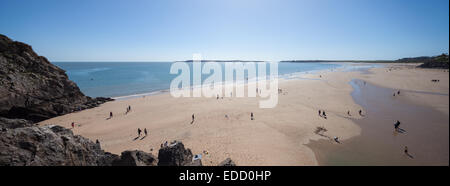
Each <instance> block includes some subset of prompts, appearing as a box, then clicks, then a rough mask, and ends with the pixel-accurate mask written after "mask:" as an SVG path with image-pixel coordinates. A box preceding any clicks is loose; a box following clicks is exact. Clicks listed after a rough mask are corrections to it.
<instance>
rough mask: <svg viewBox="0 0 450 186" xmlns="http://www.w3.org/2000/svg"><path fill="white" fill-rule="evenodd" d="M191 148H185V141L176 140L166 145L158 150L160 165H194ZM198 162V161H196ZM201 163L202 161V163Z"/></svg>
mask: <svg viewBox="0 0 450 186" xmlns="http://www.w3.org/2000/svg"><path fill="white" fill-rule="evenodd" d="M192 157H193V156H192V152H191V149H185V148H184V145H183V143H181V142H177V141H174V142H172V143H171V144H168V145H164V146H162V147H161V148H160V149H159V152H158V165H159V166H189V165H193V161H192ZM196 163H197V164H198V162H196ZM200 165H201V163H200Z"/></svg>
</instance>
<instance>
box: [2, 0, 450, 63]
mask: <svg viewBox="0 0 450 186" xmlns="http://www.w3.org/2000/svg"><path fill="white" fill-rule="evenodd" d="M0 34H4V35H7V36H8V37H10V38H12V39H14V40H18V41H22V42H25V43H28V44H30V45H32V46H33V49H34V50H35V51H37V52H38V54H40V55H43V56H46V57H47V58H48V59H49V60H50V61H174V60H186V59H192V54H193V53H201V54H202V55H203V58H204V59H242V60H291V59H338V60H342V59H353V60H355V59H367V60H372V59H397V58H402V57H409V56H423V55H438V54H441V53H448V51H449V1H448V0H220V1H219V0H160V1H158V0H146V1H144V0H1V3H0Z"/></svg>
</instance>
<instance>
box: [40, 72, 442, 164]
mask: <svg viewBox="0 0 450 186" xmlns="http://www.w3.org/2000/svg"><path fill="white" fill-rule="evenodd" d="M354 79H359V80H361V81H366V82H367V83H370V84H373V85H376V86H380V87H385V88H390V89H393V90H401V92H402V93H401V96H400V97H399V101H401V102H407V103H408V104H414V105H416V106H417V107H420V108H430V109H432V110H435V111H436V112H439V113H440V114H441V115H439V117H440V118H437V121H436V122H437V123H441V125H433V126H431V127H434V129H433V130H441V129H443V130H447V135H446V136H445V134H444V136H443V137H442V138H439V140H440V139H445V138H446V139H447V140H446V141H431V142H429V143H439V144H441V143H446V144H447V149H446V152H447V153H446V154H445V153H444V154H439V156H445V155H446V156H447V158H446V165H448V117H449V114H448V113H449V110H448V109H449V105H448V101H449V99H448V94H449V81H448V80H449V75H448V70H424V69H417V68H414V66H413V65H411V64H408V65H402V64H386V65H385V66H383V67H380V68H373V69H370V70H364V71H350V72H347V71H346V72H343V71H339V70H333V71H322V72H318V73H315V74H305V75H303V76H302V78H301V79H289V80H280V81H279V88H280V89H282V90H283V91H282V93H281V94H280V95H279V101H278V105H277V107H275V108H272V109H260V108H259V107H258V102H259V100H260V98H235V97H231V98H229V97H224V98H223V99H218V100H217V99H216V98H173V97H172V96H171V95H170V94H169V93H165V94H159V95H154V96H145V97H139V98H133V99H128V100H119V101H113V102H108V103H105V104H103V105H101V106H100V107H97V108H93V109H89V110H84V111H81V112H76V113H71V114H67V115H63V116H59V117H56V118H52V119H50V120H46V121H43V122H40V125H49V124H57V125H61V126H64V127H67V128H72V127H71V123H72V122H75V128H74V129H73V132H74V133H75V134H80V135H83V136H85V137H87V138H89V139H91V140H93V141H95V140H97V139H98V140H99V141H100V143H101V146H102V148H104V149H105V150H106V151H109V152H112V153H116V154H119V153H120V152H122V151H124V150H134V149H139V150H143V151H145V152H151V153H153V154H154V155H157V153H158V150H159V148H160V145H161V144H162V143H164V142H165V141H173V140H178V141H182V142H183V143H184V144H185V146H186V147H187V148H190V149H191V150H192V153H193V154H202V156H203V158H202V162H203V164H204V165H217V164H218V163H220V162H221V161H222V160H225V159H226V158H228V157H229V158H231V159H232V160H233V161H235V162H236V164H237V165H256V166H258V165H321V164H323V161H322V160H321V159H322V158H317V156H318V154H317V152H318V149H321V148H324V147H326V146H327V145H332V146H336V148H339V146H338V145H340V144H337V143H336V142H334V141H332V140H331V139H330V138H333V137H335V136H336V137H338V138H339V140H340V141H342V143H344V144H345V143H346V141H348V140H351V139H353V138H355V137H357V136H360V135H362V134H364V132H362V131H363V130H364V127H362V126H361V124H360V121H362V120H364V117H370V114H371V113H367V114H366V108H364V107H363V106H362V105H360V104H357V103H356V101H355V100H354V97H352V92H353V91H354V88H353V87H352V85H351V84H350V82H351V81H352V80H354ZM431 79H439V80H440V82H439V83H433V82H431ZM129 105H130V106H131V108H132V110H131V112H129V113H128V114H125V112H126V108H127V107H128V106H129ZM319 109H320V110H324V111H326V115H327V119H325V118H323V117H320V116H319V115H318V110H319ZM359 110H362V112H363V113H364V117H362V116H360V115H358V114H357V113H358V111H359ZM347 111H350V113H351V116H348V115H347ZM109 112H113V114H114V117H113V118H111V119H107V118H108V117H109ZM251 112H253V114H254V117H255V120H251V119H250V113H251ZM192 114H195V122H193V123H192V124H191V115H192ZM226 116H227V117H226ZM413 117H414V116H413ZM421 117H426V116H421ZM442 122H446V123H444V124H445V125H444V124H442ZM389 125H391V124H389ZM317 127H324V128H326V129H327V131H326V132H325V133H323V136H321V135H318V134H316V133H315V130H316V129H317ZM423 127H425V126H423ZM138 128H140V129H144V128H146V129H147V131H148V136H146V137H142V136H141V137H139V138H137V135H138V134H137V129H138ZM420 128H421V127H420V126H419V127H418V129H417V130H420ZM377 135H379V134H375V136H377ZM427 135H433V134H432V133H430V134H427ZM324 136H328V137H330V138H327V137H324ZM380 136H382V135H380ZM425 137H426V136H425ZM318 140H322V143H326V144H325V145H322V146H321V145H320V144H318V145H317V144H316V145H315V147H314V148H312V147H309V146H308V144H309V143H310V142H311V141H318ZM410 140H414V139H410ZM418 143H420V142H418ZM313 149H315V150H314V151H313ZM399 150H400V151H401V150H402V149H399ZM443 150H444V151H445V149H443ZM321 152H324V151H321ZM331 152H332V151H331ZM441 163H442V164H445V158H443V161H442V162H441Z"/></svg>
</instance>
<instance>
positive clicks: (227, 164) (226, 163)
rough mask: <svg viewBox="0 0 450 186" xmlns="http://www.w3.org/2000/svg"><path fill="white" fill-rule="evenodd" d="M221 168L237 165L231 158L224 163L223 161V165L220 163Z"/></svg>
mask: <svg viewBox="0 0 450 186" xmlns="http://www.w3.org/2000/svg"><path fill="white" fill-rule="evenodd" d="M219 166H236V164H235V163H234V161H233V160H231V159H230V158H227V159H225V160H224V161H222V162H221V163H219Z"/></svg>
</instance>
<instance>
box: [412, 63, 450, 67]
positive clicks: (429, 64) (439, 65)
mask: <svg viewBox="0 0 450 186" xmlns="http://www.w3.org/2000/svg"><path fill="white" fill-rule="evenodd" d="M418 67H419V68H436V69H449V64H448V62H447V63H445V62H427V63H423V64H421V65H419V66H418Z"/></svg>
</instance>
